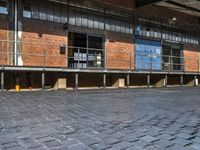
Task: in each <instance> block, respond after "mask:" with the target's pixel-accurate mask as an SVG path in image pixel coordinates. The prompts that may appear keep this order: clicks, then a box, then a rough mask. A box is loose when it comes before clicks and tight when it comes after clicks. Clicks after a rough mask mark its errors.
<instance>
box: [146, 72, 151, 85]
mask: <svg viewBox="0 0 200 150" xmlns="http://www.w3.org/2000/svg"><path fill="white" fill-rule="evenodd" d="M150 78H151V76H150V74H148V75H147V87H150V80H151V79H150Z"/></svg>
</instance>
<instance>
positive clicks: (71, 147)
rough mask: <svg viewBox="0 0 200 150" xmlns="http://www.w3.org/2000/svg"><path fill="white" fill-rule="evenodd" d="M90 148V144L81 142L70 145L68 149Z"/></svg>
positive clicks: (82, 149)
mask: <svg viewBox="0 0 200 150" xmlns="http://www.w3.org/2000/svg"><path fill="white" fill-rule="evenodd" d="M88 149H90V148H89V147H88V146H86V145H85V144H81V143H80V144H75V145H72V146H69V147H68V150H88Z"/></svg>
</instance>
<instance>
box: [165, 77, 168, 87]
mask: <svg viewBox="0 0 200 150" xmlns="http://www.w3.org/2000/svg"><path fill="white" fill-rule="evenodd" d="M167 84H168V76H167V75H165V87H167Z"/></svg>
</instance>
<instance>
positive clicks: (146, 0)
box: [136, 0, 163, 8]
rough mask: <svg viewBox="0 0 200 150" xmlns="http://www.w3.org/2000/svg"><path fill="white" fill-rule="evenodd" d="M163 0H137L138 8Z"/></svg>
mask: <svg viewBox="0 0 200 150" xmlns="http://www.w3.org/2000/svg"><path fill="white" fill-rule="evenodd" d="M160 1H163V0H136V8H138V7H142V6H145V5H149V4H153V3H157V2H160Z"/></svg>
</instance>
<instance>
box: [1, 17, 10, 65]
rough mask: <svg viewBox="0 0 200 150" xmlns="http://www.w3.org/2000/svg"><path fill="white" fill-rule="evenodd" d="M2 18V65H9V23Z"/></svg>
mask: <svg viewBox="0 0 200 150" xmlns="http://www.w3.org/2000/svg"><path fill="white" fill-rule="evenodd" d="M4 17H5V16H0V64H4V65H6V64H8V44H9V43H8V42H7V40H8V21H7V20H6V19H5V18H4Z"/></svg>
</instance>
